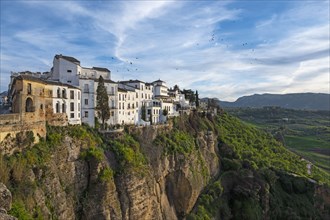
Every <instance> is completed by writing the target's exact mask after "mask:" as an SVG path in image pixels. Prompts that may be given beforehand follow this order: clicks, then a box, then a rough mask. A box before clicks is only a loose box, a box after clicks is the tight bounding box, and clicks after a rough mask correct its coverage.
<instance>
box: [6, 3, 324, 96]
mask: <svg viewBox="0 0 330 220" xmlns="http://www.w3.org/2000/svg"><path fill="white" fill-rule="evenodd" d="M0 4H1V13H0V14H1V21H0V24H1V33H0V37H1V38H0V42H1V46H0V49H1V51H0V52H1V66H0V73H1V83H0V84H1V88H0V91H3V90H6V89H7V85H8V82H9V76H10V72H11V71H15V72H16V71H24V70H30V71H40V72H44V71H49V70H50V68H51V66H52V61H53V57H54V55H55V54H63V55H68V56H73V57H75V58H77V59H79V60H80V61H81V65H82V66H84V67H92V66H100V67H106V68H108V69H110V70H111V71H112V79H113V80H115V81H117V80H128V79H140V80H143V81H153V80H157V79H159V78H160V79H162V80H164V81H166V82H167V83H168V85H169V86H174V85H175V84H178V85H179V86H180V88H182V89H183V88H191V89H193V90H198V91H199V93H200V96H201V97H205V96H208V97H217V98H219V99H221V100H229V101H233V100H235V99H237V98H238V97H240V96H243V95H250V94H254V93H293V92H324V93H329V92H330V91H329V77H330V76H329V75H330V73H329V62H330V60H329V59H330V58H329V53H330V51H329V50H330V49H329V48H330V42H329V29H330V27H329V21H330V18H329V10H330V9H329V1H328V0H325V1H323V0H314V1H305V0H301V1H298V0H296V1H294V0H291V1H290V0H287V1H253V0H252V1H248V0H237V1H235V0H225V1H211V0H210V1H87V0H85V1H46V0H44V1H43V0H38V1H32V0H25V1H9V0H4V1H3V0H2V1H1V3H0Z"/></svg>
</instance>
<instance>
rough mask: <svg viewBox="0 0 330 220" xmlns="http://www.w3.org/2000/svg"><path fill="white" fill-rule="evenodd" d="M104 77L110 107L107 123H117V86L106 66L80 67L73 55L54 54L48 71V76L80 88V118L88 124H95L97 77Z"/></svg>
mask: <svg viewBox="0 0 330 220" xmlns="http://www.w3.org/2000/svg"><path fill="white" fill-rule="evenodd" d="M100 76H102V77H103V78H104V81H105V82H104V85H105V86H106V88H107V92H108V96H109V107H110V109H111V112H110V119H109V120H108V121H107V123H108V124H117V123H118V111H117V102H116V100H117V92H118V86H117V84H116V83H115V82H113V81H111V79H110V78H111V72H110V70H108V69H107V68H101V67H92V68H87V67H82V66H81V65H80V61H79V60H77V59H76V58H74V57H70V56H63V55H62V54H60V55H55V57H54V60H53V68H52V69H51V72H50V78H51V79H52V80H56V81H59V82H62V83H67V84H70V85H74V86H78V87H80V89H81V100H82V103H81V120H82V122H83V123H87V124H89V125H90V126H93V127H94V126H95V116H97V112H96V111H95V107H96V104H97V103H96V90H97V86H98V79H99V77H100Z"/></svg>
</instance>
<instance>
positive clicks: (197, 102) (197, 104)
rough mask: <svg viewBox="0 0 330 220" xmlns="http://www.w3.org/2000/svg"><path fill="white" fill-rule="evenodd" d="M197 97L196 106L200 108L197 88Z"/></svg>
mask: <svg viewBox="0 0 330 220" xmlns="http://www.w3.org/2000/svg"><path fill="white" fill-rule="evenodd" d="M195 98H196V108H198V107H199V97H198V91H197V90H196V95H195Z"/></svg>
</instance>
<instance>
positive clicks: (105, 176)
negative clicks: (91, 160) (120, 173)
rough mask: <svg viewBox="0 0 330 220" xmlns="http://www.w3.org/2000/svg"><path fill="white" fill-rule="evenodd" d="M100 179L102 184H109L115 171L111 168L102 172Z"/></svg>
mask: <svg viewBox="0 0 330 220" xmlns="http://www.w3.org/2000/svg"><path fill="white" fill-rule="evenodd" d="M99 177H100V180H101V181H102V182H108V181H110V180H112V179H113V170H112V169H111V168H110V167H106V168H104V169H103V170H102V171H101V172H100V176H99Z"/></svg>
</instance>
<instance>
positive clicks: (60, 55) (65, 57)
mask: <svg viewBox="0 0 330 220" xmlns="http://www.w3.org/2000/svg"><path fill="white" fill-rule="evenodd" d="M55 58H56V59H59V58H62V59H65V60H67V61H70V62H72V63H79V65H80V61H79V60H77V59H76V58H74V57H70V56H64V55H62V54H59V55H58V54H56V55H55Z"/></svg>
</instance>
